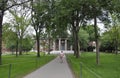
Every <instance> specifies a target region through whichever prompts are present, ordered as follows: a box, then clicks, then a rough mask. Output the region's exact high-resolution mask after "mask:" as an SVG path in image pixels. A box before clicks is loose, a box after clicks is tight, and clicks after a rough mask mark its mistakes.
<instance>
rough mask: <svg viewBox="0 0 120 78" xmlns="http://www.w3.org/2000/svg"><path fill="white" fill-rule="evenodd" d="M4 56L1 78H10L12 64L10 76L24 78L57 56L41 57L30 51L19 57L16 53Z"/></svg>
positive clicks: (0, 69) (0, 71)
mask: <svg viewBox="0 0 120 78" xmlns="http://www.w3.org/2000/svg"><path fill="white" fill-rule="evenodd" d="M2 57H3V58H2V62H3V65H0V78H9V77H8V76H9V69H10V64H11V75H10V78H22V77H23V76H25V75H26V74H28V73H30V72H32V71H34V70H35V69H37V68H39V67H41V66H43V65H44V64H46V63H48V62H49V61H50V60H52V59H53V58H55V56H54V55H45V56H44V55H42V56H41V57H40V58H37V57H36V55H35V54H29V53H28V54H27V55H21V56H18V57H16V56H15V55H4V56H2Z"/></svg>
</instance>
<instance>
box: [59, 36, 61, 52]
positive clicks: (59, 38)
mask: <svg viewBox="0 0 120 78" xmlns="http://www.w3.org/2000/svg"><path fill="white" fill-rule="evenodd" d="M59 50H61V38H59Z"/></svg>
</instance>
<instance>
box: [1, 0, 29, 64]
mask: <svg viewBox="0 0 120 78" xmlns="http://www.w3.org/2000/svg"><path fill="white" fill-rule="evenodd" d="M27 2H29V0H19V1H16V0H12V1H11V0H0V64H2V23H3V16H4V13H5V11H6V10H8V9H10V8H12V7H14V6H17V5H21V4H24V3H27Z"/></svg>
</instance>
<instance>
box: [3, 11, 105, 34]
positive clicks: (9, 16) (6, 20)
mask: <svg viewBox="0 0 120 78" xmlns="http://www.w3.org/2000/svg"><path fill="white" fill-rule="evenodd" d="M11 20H12V15H11V14H10V13H9V12H8V11H6V12H5V15H4V18H3V23H9V22H10V21H11ZM90 24H94V22H93V21H91V22H90ZM97 25H98V27H99V28H100V32H101V33H103V32H104V31H105V28H104V25H103V24H102V23H101V22H100V21H99V20H98V23H97ZM28 30H30V32H31V31H34V29H33V28H32V27H30V28H28Z"/></svg>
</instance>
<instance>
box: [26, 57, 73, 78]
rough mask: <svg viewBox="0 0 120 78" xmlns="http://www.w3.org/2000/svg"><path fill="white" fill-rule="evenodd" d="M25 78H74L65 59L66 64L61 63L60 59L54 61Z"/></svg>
mask: <svg viewBox="0 0 120 78" xmlns="http://www.w3.org/2000/svg"><path fill="white" fill-rule="evenodd" d="M24 78H74V77H73V75H72V73H71V70H70V68H69V66H68V63H67V62H66V58H65V57H64V62H63V63H60V59H59V57H57V58H56V59H54V60H52V61H51V62H49V63H48V64H46V65H45V66H43V67H41V68H39V69H38V70H36V71H34V72H32V73H31V74H28V75H27V76H25V77H24Z"/></svg>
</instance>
